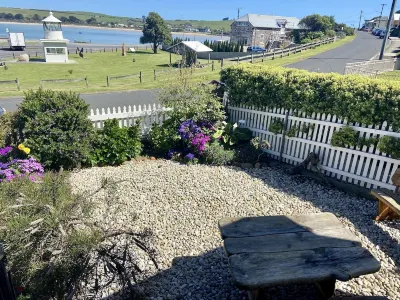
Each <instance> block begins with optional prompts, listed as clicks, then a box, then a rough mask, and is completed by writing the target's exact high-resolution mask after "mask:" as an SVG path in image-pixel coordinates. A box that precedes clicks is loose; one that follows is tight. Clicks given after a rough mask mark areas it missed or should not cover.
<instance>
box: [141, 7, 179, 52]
mask: <svg viewBox="0 0 400 300" xmlns="http://www.w3.org/2000/svg"><path fill="white" fill-rule="evenodd" d="M171 40H172V34H171V30H170V29H169V27H168V26H167V23H166V22H165V21H164V19H163V18H161V16H160V15H159V14H158V13H155V12H151V13H149V15H148V16H147V18H146V22H145V24H144V25H143V36H141V37H140V42H141V43H142V44H146V43H151V44H153V51H154V53H155V54H156V53H157V48H158V46H159V45H161V44H162V43H165V44H168V43H171Z"/></svg>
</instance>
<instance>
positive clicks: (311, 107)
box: [221, 65, 400, 131]
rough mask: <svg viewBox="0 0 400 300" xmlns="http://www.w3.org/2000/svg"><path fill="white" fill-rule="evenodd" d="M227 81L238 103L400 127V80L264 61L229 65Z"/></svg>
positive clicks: (224, 75)
mask: <svg viewBox="0 0 400 300" xmlns="http://www.w3.org/2000/svg"><path fill="white" fill-rule="evenodd" d="M221 80H222V81H223V82H224V83H225V84H226V85H227V88H228V91H229V94H230V102H231V103H232V104H233V105H237V104H244V105H251V106H255V107H281V108H285V109H293V110H295V111H301V112H304V113H306V114H307V115H311V114H312V113H324V114H331V115H336V116H337V117H338V118H341V119H347V121H348V122H352V123H360V124H365V125H375V124H381V123H382V122H384V121H386V122H387V123H388V126H392V128H393V130H394V131H400V114H399V109H400V83H399V82H396V81H385V80H380V79H371V78H367V77H360V76H355V75H346V76H343V75H339V74H333V73H330V74H320V73H310V72H307V71H303V70H295V69H284V68H276V67H268V66H262V65H239V66H233V67H229V68H226V69H224V70H222V71H221Z"/></svg>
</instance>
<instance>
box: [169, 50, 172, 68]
mask: <svg viewBox="0 0 400 300" xmlns="http://www.w3.org/2000/svg"><path fill="white" fill-rule="evenodd" d="M169 64H170V65H172V53H171V52H170V53H169Z"/></svg>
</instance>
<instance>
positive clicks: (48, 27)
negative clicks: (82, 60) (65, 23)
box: [40, 12, 69, 63]
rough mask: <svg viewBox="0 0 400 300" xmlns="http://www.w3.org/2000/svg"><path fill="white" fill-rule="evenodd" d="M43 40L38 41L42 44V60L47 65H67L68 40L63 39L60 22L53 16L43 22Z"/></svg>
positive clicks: (50, 15)
mask: <svg viewBox="0 0 400 300" xmlns="http://www.w3.org/2000/svg"><path fill="white" fill-rule="evenodd" d="M42 22H43V31H44V38H43V39H41V40H40V41H41V42H42V44H43V52H44V58H45V60H46V62H49V63H67V62H68V48H67V44H68V42H69V40H66V39H64V37H63V33H62V28H61V21H60V20H59V19H57V18H56V17H54V16H53V13H52V12H50V14H49V16H48V17H47V18H46V19H44V20H43V21H42Z"/></svg>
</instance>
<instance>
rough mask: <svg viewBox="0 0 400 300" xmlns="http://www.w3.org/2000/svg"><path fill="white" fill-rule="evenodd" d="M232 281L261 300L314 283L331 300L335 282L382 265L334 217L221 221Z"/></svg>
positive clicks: (373, 269) (371, 270)
mask: <svg viewBox="0 0 400 300" xmlns="http://www.w3.org/2000/svg"><path fill="white" fill-rule="evenodd" d="M219 228H220V232H221V235H222V238H223V239H224V247H225V251H226V254H227V256H228V258H229V265H230V270H231V273H232V277H233V280H234V282H235V284H236V285H237V286H238V287H239V288H243V289H245V290H248V291H249V297H250V299H257V297H258V295H259V291H260V289H262V288H265V287H270V286H275V285H286V284H299V283H315V284H316V286H317V288H318V291H319V293H320V296H321V297H322V298H324V299H329V298H330V297H331V296H332V295H333V293H334V290H335V281H336V280H341V281H348V280H350V279H352V278H356V277H359V276H361V275H364V274H371V273H375V272H377V271H379V269H380V263H379V262H378V261H377V260H376V259H375V258H374V257H373V256H372V255H371V253H370V252H369V251H368V250H367V249H364V248H362V247H361V243H360V242H359V240H358V239H357V237H356V236H355V235H354V234H353V233H352V232H351V231H350V230H348V229H347V228H345V227H344V226H343V225H342V223H341V222H340V221H339V220H338V219H337V218H336V217H335V216H334V215H333V214H331V213H320V214H310V215H296V216H268V217H250V218H229V219H223V220H220V221H219Z"/></svg>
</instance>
